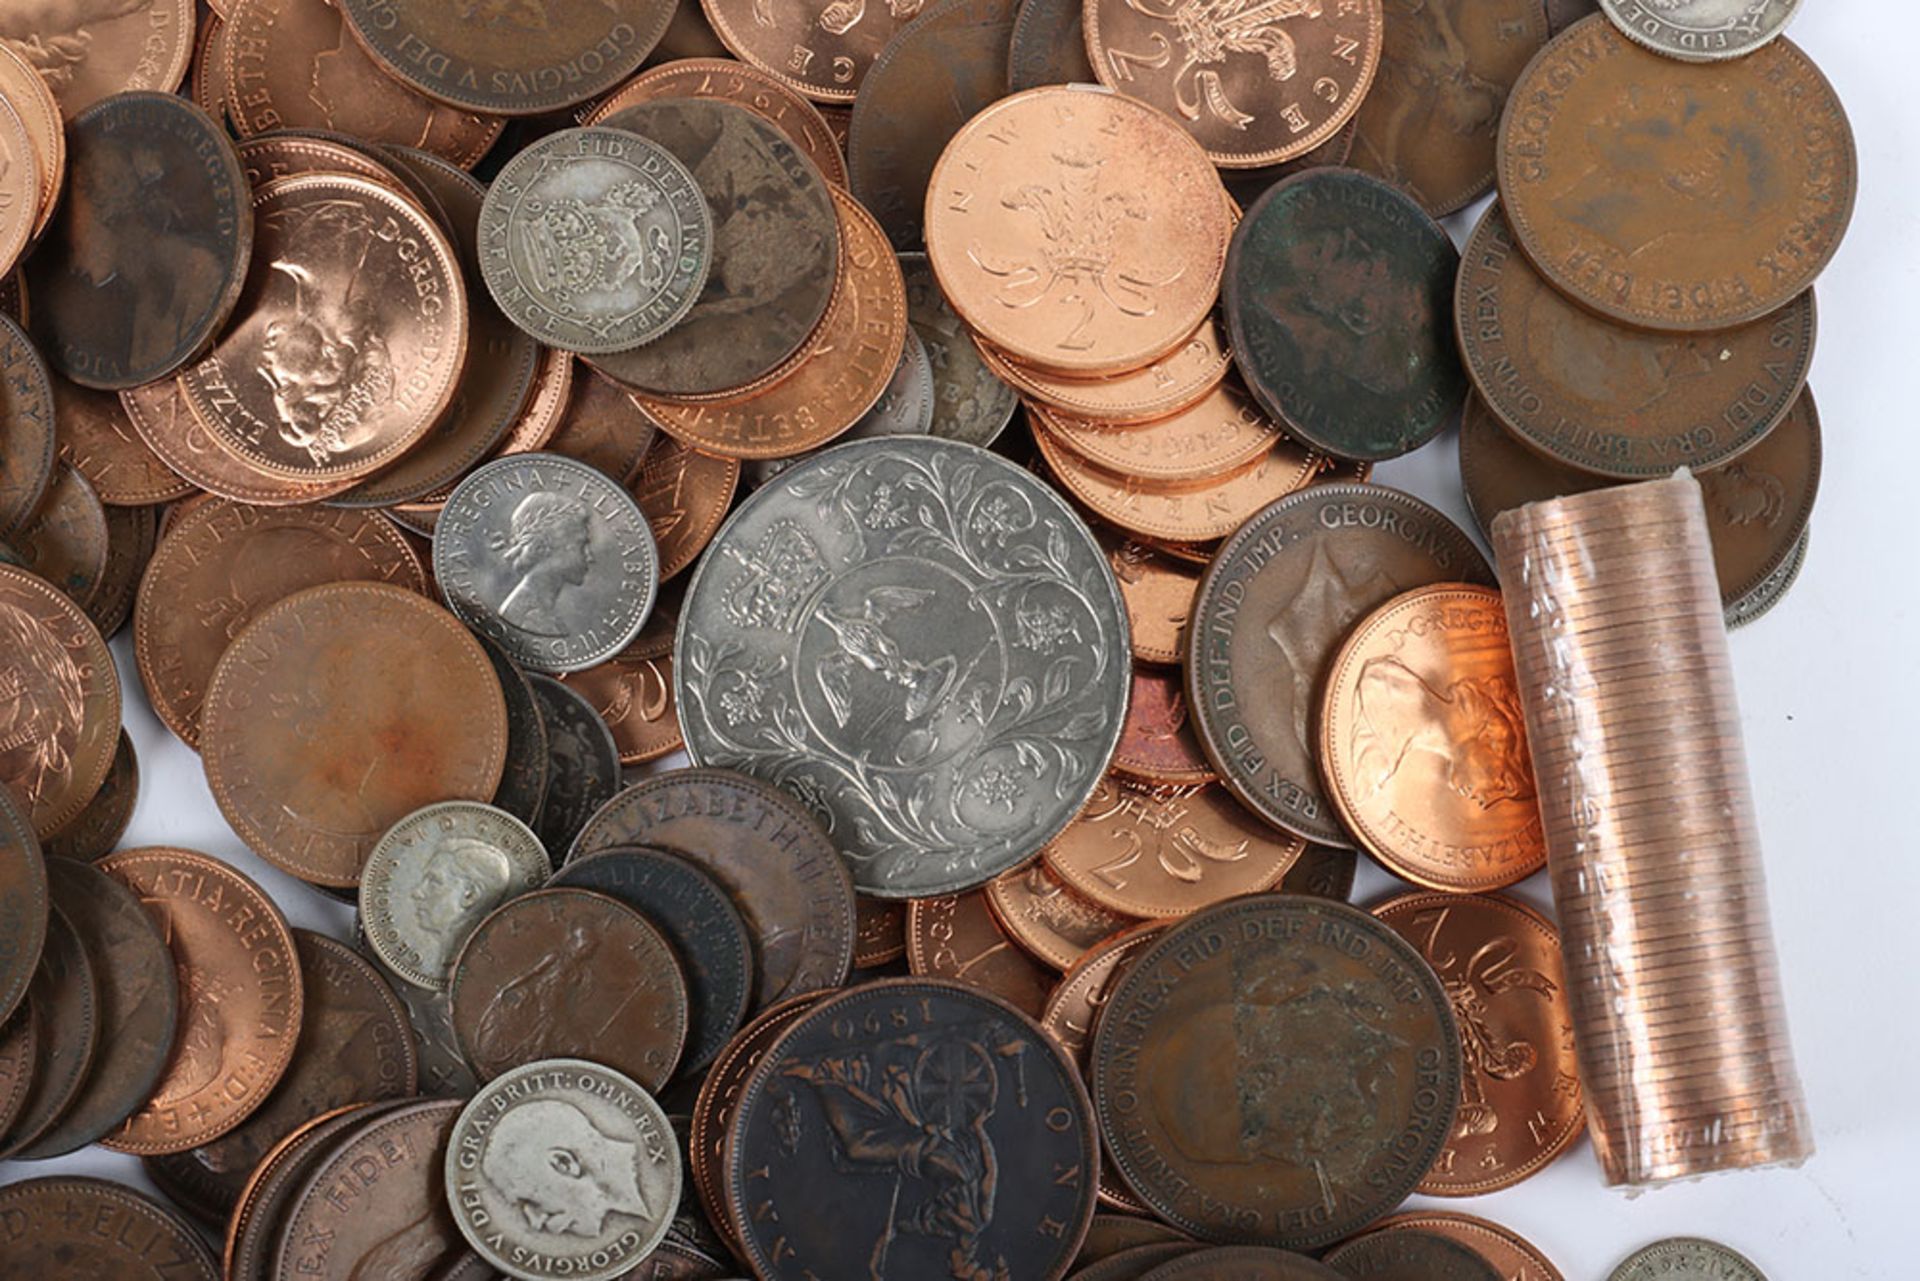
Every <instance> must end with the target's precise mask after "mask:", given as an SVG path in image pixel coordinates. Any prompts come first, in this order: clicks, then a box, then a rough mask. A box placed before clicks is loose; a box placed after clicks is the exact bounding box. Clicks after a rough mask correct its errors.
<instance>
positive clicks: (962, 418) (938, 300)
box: [900, 253, 1020, 445]
mask: <svg viewBox="0 0 1920 1281" xmlns="http://www.w3.org/2000/svg"><path fill="white" fill-rule="evenodd" d="M900 274H901V275H902V276H904V277H905V278H906V281H907V323H908V324H910V325H912V326H913V332H914V333H915V334H917V335H919V337H920V341H921V342H922V343H923V344H924V345H925V346H926V349H927V363H928V364H930V365H932V366H933V422H932V424H931V425H930V426H929V428H928V431H929V432H931V433H932V434H933V435H935V436H938V437H940V438H941V439H942V440H957V441H960V442H962V443H964V444H968V445H991V444H992V443H993V442H994V441H995V440H996V439H997V438H998V437H999V435H1000V433H1001V432H1003V431H1005V430H1006V427H1007V424H1008V423H1009V422H1011V421H1012V420H1013V411H1014V410H1015V409H1016V408H1017V407H1018V406H1019V404H1020V397H1019V394H1018V393H1017V392H1015V391H1014V389H1013V388H1012V387H1009V386H1008V385H1007V384H1006V383H1005V382H1003V381H1001V379H1000V376H999V375H998V374H996V373H994V372H993V371H992V370H991V369H988V368H987V365H986V362H985V361H984V360H982V359H981V357H980V349H979V348H978V347H976V346H974V343H973V338H972V335H971V334H970V333H969V332H968V331H967V327H966V325H965V324H964V323H963V322H962V321H961V319H960V317H959V316H957V315H955V314H954V310H953V306H952V304H950V303H949V302H948V301H947V296H946V294H944V293H942V292H941V290H940V282H939V281H937V280H935V279H934V277H933V266H932V264H930V263H929V262H928V261H927V256H926V255H925V254H923V253H906V254H901V255H900Z"/></svg>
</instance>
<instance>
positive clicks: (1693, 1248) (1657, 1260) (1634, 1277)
mask: <svg viewBox="0 0 1920 1281" xmlns="http://www.w3.org/2000/svg"><path fill="white" fill-rule="evenodd" d="M1611 1281H1767V1276H1766V1273H1764V1272H1762V1271H1760V1269H1759V1268H1756V1267H1754V1266H1753V1264H1752V1262H1751V1261H1749V1260H1748V1259H1747V1258H1746V1256H1744V1255H1742V1254H1738V1253H1735V1252H1734V1251H1732V1250H1729V1249H1728V1248H1727V1247H1726V1246H1724V1245H1721V1244H1719V1243H1718V1242H1716V1241H1706V1240H1702V1239H1701V1238H1699V1237H1671V1238H1669V1239H1668V1240H1665V1241H1656V1242H1654V1243H1653V1244H1652V1245H1650V1246H1648V1247H1647V1248H1646V1249H1644V1250H1640V1251H1637V1252H1635V1254H1634V1255H1633V1257H1632V1258H1630V1259H1628V1260H1627V1261H1626V1262H1625V1263H1623V1264H1621V1265H1620V1266H1619V1267H1617V1268H1615V1269H1614V1270H1613V1276H1612V1278H1611Z"/></svg>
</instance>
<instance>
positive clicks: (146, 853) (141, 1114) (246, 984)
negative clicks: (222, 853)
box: [97, 847, 303, 1155]
mask: <svg viewBox="0 0 1920 1281" xmlns="http://www.w3.org/2000/svg"><path fill="white" fill-rule="evenodd" d="M97 866H98V867H99V868H100V870H101V871H103V872H105V873H107V874H108V875H109V876H112V877H114V878H115V879H117V880H119V881H121V882H122V883H124V884H125V885H126V886H127V887H128V888H129V889H131V890H132V891H133V892H134V893H135V894H137V895H138V896H139V898H140V902H141V903H142V904H143V905H144V906H145V907H146V909H147V912H148V913H149V915H151V916H152V917H153V918H154V920H155V922H156V923H157V924H158V925H159V926H160V933H161V936H162V937H163V938H165V939H166V941H167V946H168V948H169V949H171V951H172V952H173V959H174V965H175V967H176V968H177V970H178V973H179V991H180V1032H179V1036H178V1037H177V1039H176V1041H175V1047H174V1053H173V1058H172V1060H171V1061H170V1062H169V1063H168V1066H167V1070H166V1072H165V1074H164V1075H163V1076H162V1077H161V1079H160V1084H159V1085H158V1086H157V1087H156V1088H155V1090H154V1092H153V1095H152V1097H151V1098H150V1099H149V1100H148V1101H147V1103H146V1104H145V1106H143V1107H142V1108H141V1109H140V1110H139V1111H138V1112H135V1113H134V1114H133V1115H132V1116H131V1117H129V1118H128V1119H127V1122H126V1124H125V1125H124V1126H122V1127H121V1128H120V1129H119V1130H117V1131H115V1132H114V1133H113V1134H111V1135H108V1136H107V1137H105V1138H103V1139H102V1140H101V1143H102V1144H103V1145H104V1146H106V1147H110V1148H112V1149H114V1150H115V1151H117V1152H133V1153H137V1154H140V1155H150V1154H154V1153H161V1152H184V1151H186V1150H187V1149H188V1148H194V1147H199V1146H200V1145H201V1144H204V1143H210V1142H212V1141H213V1140H214V1139H217V1138H219V1137H220V1136H221V1135H223V1134H225V1133H227V1132H228V1131H229V1130H232V1129H233V1128H234V1127H235V1126H237V1125H239V1124H240V1123H241V1122H242V1121H244V1120H246V1118H247V1117H248V1116H249V1115H251V1114H252V1113H253V1112H254V1110H255V1109H257V1108H258V1107H259V1106H260V1105H261V1103H262V1102H263V1101H264V1100H265V1099H266V1098H267V1096H268V1095H269V1094H271V1093H272V1092H273V1089H274V1087H275V1086H276V1085H278V1084H279V1082H280V1078H281V1076H282V1075H283V1074H284V1073H285V1072H286V1070H287V1065H288V1064H289V1063H290V1062H291V1061H292V1059H293V1051H294V1044H295V1041H296V1039H297V1032H298V1029H299V1027H300V1019H301V1011H302V1008H303V1007H302V996H301V992H302V985H301V981H300V970H299V962H298V960H297V958H296V956H295V953H294V943H293V933H292V931H291V930H290V929H289V928H288V927H287V922H286V918H285V917H283V916H281V914H280V909H279V908H278V907H276V906H275V905H274V903H273V900H272V899H270V898H268V897H267V896H266V894H265V893H264V892H262V891H261V889H260V887H259V886H258V885H255V884H254V883H253V882H252V881H250V880H248V879H247V878H246V877H244V876H242V875H241V874H240V873H239V872H237V871H235V870H234V869H233V868H231V867H229V866H228V865H227V864H225V863H222V862H220V861H219V860H218V859H214V858H209V857H208V856H207V855H205V854H199V853H195V852H194V851H192V850H181V849H168V848H162V847H148V848H142V849H132V850H120V851H117V852H115V853H113V854H109V855H108V856H107V857H106V858H104V859H102V860H100V862H99V863H98V864H97Z"/></svg>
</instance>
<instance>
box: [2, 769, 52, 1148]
mask: <svg viewBox="0 0 1920 1281" xmlns="http://www.w3.org/2000/svg"><path fill="white" fill-rule="evenodd" d="M51 902H52V900H51V899H50V898H49V897H48V890H47V865H46V860H45V859H43V858H42V857H41V854H40V842H39V841H38V840H36V839H35V837H34V834H33V827H32V825H31V824H29V823H28V821H27V815H26V812H25V811H24V810H23V809H21V807H20V805H19V803H18V802H16V801H15V800H14V797H13V791H12V789H11V788H6V787H0V1023H4V1022H6V1020H7V1019H8V1018H9V1017H10V1016H11V1015H12V1014H13V1012H14V1011H15V1010H16V1009H18V1008H19V1006H20V1003H21V1002H22V1001H23V1000H25V999H26V995H27V988H28V986H29V985H30V984H31V983H32V982H33V976H34V972H35V970H36V969H37V967H38V966H39V964H40V949H41V948H42V947H43V946H44V945H45V943H46V938H47V911H48V906H49V904H50V903H51ZM5 1133H6V1129H5V1127H4V1126H0V1135H3V1134H5Z"/></svg>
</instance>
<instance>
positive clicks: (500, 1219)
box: [446, 1059, 681, 1281]
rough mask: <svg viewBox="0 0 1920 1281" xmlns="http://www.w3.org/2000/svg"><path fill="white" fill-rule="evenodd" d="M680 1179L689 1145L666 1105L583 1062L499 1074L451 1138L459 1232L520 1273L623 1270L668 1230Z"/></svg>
mask: <svg viewBox="0 0 1920 1281" xmlns="http://www.w3.org/2000/svg"><path fill="white" fill-rule="evenodd" d="M680 1181H681V1171H680V1150H679V1145H678V1143H677V1142H676V1140H675V1139H674V1135H673V1130H672V1128H671V1127H669V1125H668V1124H667V1115H666V1113H665V1112H662V1111H661V1110H660V1105H659V1104H658V1103H655V1102H654V1101H653V1099H652V1098H650V1097H649V1096H648V1094H647V1092H646V1091H645V1090H643V1089H641V1088H640V1087H639V1086H638V1085H635V1084H634V1083H633V1082H632V1081H631V1080H629V1079H628V1078H626V1077H625V1076H622V1075H621V1074H620V1073H618V1072H615V1071H613V1070H612V1069H610V1068H604V1067H601V1066H600V1065H598V1064H596V1063H588V1062H586V1061H585V1060H582V1059H547V1060H544V1061H542V1062H539V1063H529V1064H527V1065H526V1066H525V1067H520V1068H516V1069H514V1070H513V1071H511V1072H508V1073H506V1074H505V1075H504V1076H500V1077H498V1078H496V1079H495V1080H493V1081H492V1082H491V1083H489V1084H488V1085H487V1086H486V1087H485V1088H484V1089H482V1090H481V1091H480V1093H479V1094H477V1095H475V1096H474V1099H473V1101H472V1102H471V1103H469V1104H467V1106H466V1109H465V1110H464V1111H463V1112H461V1113H460V1119H459V1120H458V1121H456V1122H455V1123H454V1126H453V1134H452V1137H451V1138H450V1139H449V1140H448V1143H447V1157H446V1182H447V1198H448V1200H449V1202H450V1203H451V1204H452V1206H453V1215H454V1220H455V1222H457V1223H458V1224H459V1225H460V1231H461V1234H462V1235H464V1236H465V1237H466V1238H467V1242H468V1244H470V1245H471V1246H473V1248H474V1249H475V1250H478V1251H479V1252H480V1254H481V1255H482V1256H483V1257H484V1258H485V1259H486V1260H487V1262H489V1263H491V1264H492V1265H493V1266H494V1267H497V1268H500V1269H502V1270H504V1271H507V1272H510V1273H512V1274H513V1275H515V1276H538V1277H549V1276H563V1277H571V1278H574V1279H575V1281H613V1278H615V1277H621V1276H625V1275H626V1274H627V1272H628V1270H629V1269H631V1268H633V1267H634V1266H635V1265H636V1264H638V1263H639V1262H640V1261H641V1260H642V1259H645V1258H646V1257H647V1256H648V1255H649V1254H651V1253H652V1252H653V1250H654V1248H655V1247H657V1246H658V1245H659V1244H660V1242H661V1241H662V1240H664V1239H665V1238H666V1235H667V1229H668V1228H669V1227H671V1226H672V1225H673V1216H674V1212H675V1210H676V1208H677V1207H678V1206H679V1204H680Z"/></svg>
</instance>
